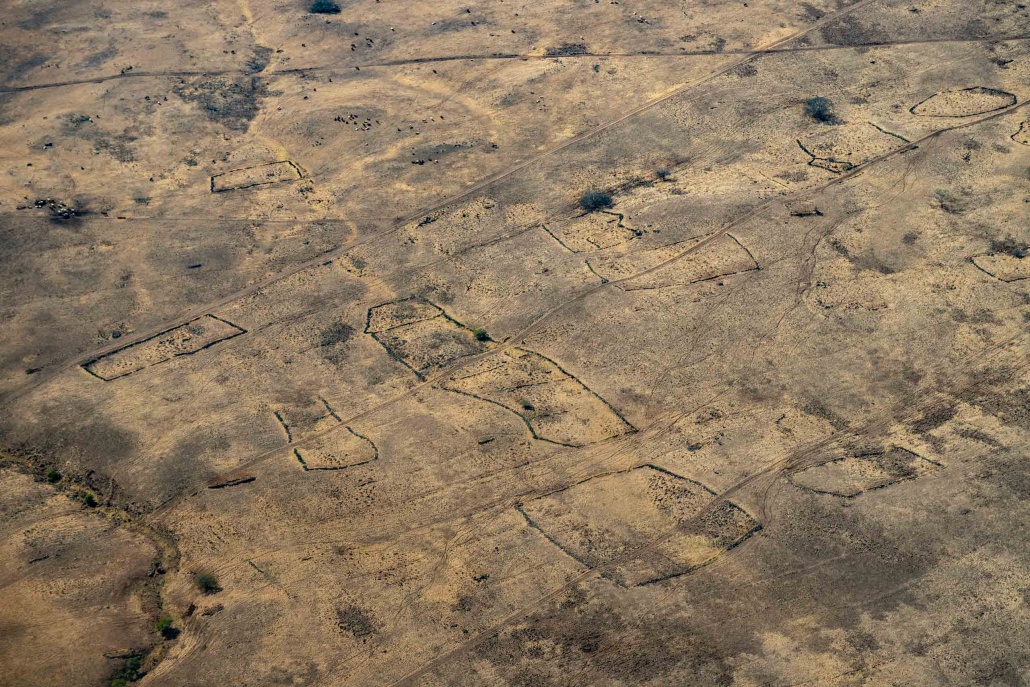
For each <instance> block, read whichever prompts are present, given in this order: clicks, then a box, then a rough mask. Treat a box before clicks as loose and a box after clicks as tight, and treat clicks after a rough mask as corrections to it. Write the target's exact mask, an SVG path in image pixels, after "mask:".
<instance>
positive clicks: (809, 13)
mask: <svg viewBox="0 0 1030 687" xmlns="http://www.w3.org/2000/svg"><path fill="white" fill-rule="evenodd" d="M801 9H802V10H803V16H804V18H805V19H806V20H808V21H819V20H820V19H822V18H823V17H825V16H826V12H824V11H823V10H821V9H819V8H818V7H815V6H814V5H812V3H809V2H803V3H801Z"/></svg>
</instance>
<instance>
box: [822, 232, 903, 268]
mask: <svg viewBox="0 0 1030 687" xmlns="http://www.w3.org/2000/svg"><path fill="white" fill-rule="evenodd" d="M829 245H830V247H831V248H832V249H833V250H834V252H836V253H837V254H838V255H840V256H841V257H842V258H844V259H845V260H847V261H848V262H850V263H851V264H852V266H853V267H855V268H856V269H860V270H869V271H871V272H879V273H880V274H894V273H895V272H897V270H896V269H894V268H893V267H891V266H890V265H888V264H886V263H885V262H883V261H882V260H880V258H878V257H877V256H875V255H871V254H870V255H856V254H855V253H852V252H851V251H850V250H848V247H847V246H845V245H844V244H843V243H841V242H840V241H839V240H838V239H835V238H834V239H830V241H829Z"/></svg>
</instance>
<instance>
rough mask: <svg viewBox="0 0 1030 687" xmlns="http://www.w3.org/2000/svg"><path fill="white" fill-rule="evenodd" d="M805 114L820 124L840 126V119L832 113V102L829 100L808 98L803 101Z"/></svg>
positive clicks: (816, 97)
mask: <svg viewBox="0 0 1030 687" xmlns="http://www.w3.org/2000/svg"><path fill="white" fill-rule="evenodd" d="M805 114H807V115H808V116H809V117H811V118H812V119H814V120H815V121H817V122H820V123H822V124H840V119H838V118H837V115H836V114H834V112H833V102H832V101H831V100H830V99H829V98H824V97H822V96H815V97H813V98H809V99H808V100H806V101H805Z"/></svg>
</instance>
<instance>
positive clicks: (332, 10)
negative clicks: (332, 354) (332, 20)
mask: <svg viewBox="0 0 1030 687" xmlns="http://www.w3.org/2000/svg"><path fill="white" fill-rule="evenodd" d="M311 13H312V14H339V13H340V6H339V5H338V4H336V3H335V2H333V0H314V2H312V3H311Z"/></svg>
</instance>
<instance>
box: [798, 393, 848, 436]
mask: <svg viewBox="0 0 1030 687" xmlns="http://www.w3.org/2000/svg"><path fill="white" fill-rule="evenodd" d="M801 412H803V413H805V414H806V415H811V416H812V417H818V418H821V419H823V420H826V421H827V422H829V423H830V426H831V427H833V428H834V429H835V430H837V431H841V430H843V429H847V428H848V427H850V426H851V423H850V422H848V421H847V419H846V418H843V417H841V416H840V415H838V414H837V413H835V412H834V411H833V410H831V409H830V407H829V406H827V405H826V403H824V402H823V401H822V399H818V398H816V399H812V400H811V401H809V402H808V403H806V404H805V405H803V406H802V407H801Z"/></svg>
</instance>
